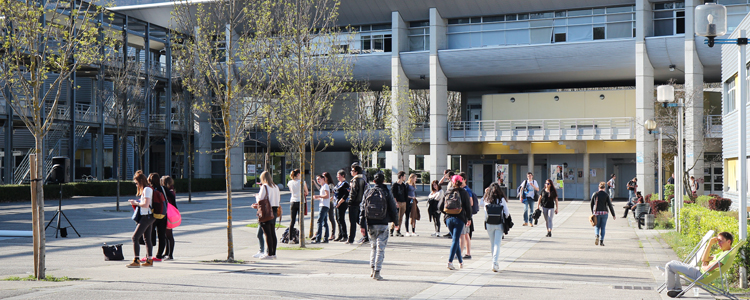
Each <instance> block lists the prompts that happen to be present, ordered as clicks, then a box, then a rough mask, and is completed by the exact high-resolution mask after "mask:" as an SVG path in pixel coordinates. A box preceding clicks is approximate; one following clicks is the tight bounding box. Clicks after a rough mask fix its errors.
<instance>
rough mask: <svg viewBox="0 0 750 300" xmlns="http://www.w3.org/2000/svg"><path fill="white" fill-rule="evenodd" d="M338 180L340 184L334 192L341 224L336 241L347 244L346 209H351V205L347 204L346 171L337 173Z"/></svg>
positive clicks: (337, 214)
mask: <svg viewBox="0 0 750 300" xmlns="http://www.w3.org/2000/svg"><path fill="white" fill-rule="evenodd" d="M336 179H337V180H338V181H339V183H338V184H337V185H336V187H335V188H333V191H334V194H335V199H336V201H335V203H336V221H337V222H338V223H339V236H338V237H337V238H336V239H335V241H337V242H346V241H347V240H349V236H348V235H347V231H346V209H347V208H348V207H349V204H347V203H346V200H347V199H348V198H349V183H348V182H346V171H344V170H343V169H341V170H339V171H338V172H337V173H336ZM352 226H354V224H352Z"/></svg>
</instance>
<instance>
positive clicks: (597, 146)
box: [586, 140, 635, 154]
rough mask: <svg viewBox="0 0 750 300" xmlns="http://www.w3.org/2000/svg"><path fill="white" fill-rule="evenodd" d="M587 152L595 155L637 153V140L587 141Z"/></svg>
mask: <svg viewBox="0 0 750 300" xmlns="http://www.w3.org/2000/svg"><path fill="white" fill-rule="evenodd" d="M586 152H588V153H590V154H594V153H635V140H627V141H587V142H586Z"/></svg>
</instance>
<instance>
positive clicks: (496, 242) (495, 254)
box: [484, 182, 510, 272]
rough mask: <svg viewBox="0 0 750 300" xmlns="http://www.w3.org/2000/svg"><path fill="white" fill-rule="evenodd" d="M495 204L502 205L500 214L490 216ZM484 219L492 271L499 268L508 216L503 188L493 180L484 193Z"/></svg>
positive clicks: (496, 270)
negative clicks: (488, 238) (501, 244)
mask: <svg viewBox="0 0 750 300" xmlns="http://www.w3.org/2000/svg"><path fill="white" fill-rule="evenodd" d="M497 205H502V216H500V217H498V216H494V215H493V216H490V214H491V213H495V212H494V211H493V210H494V208H496V206H497ZM484 213H485V217H484V221H485V223H484V224H485V227H486V228H487V234H488V235H489V236H490V250H491V251H490V253H492V271H495V272H498V271H499V269H500V243H502V241H503V233H505V231H504V226H505V218H507V217H509V216H510V212H509V211H508V202H507V201H506V200H505V194H504V193H503V189H502V188H500V185H499V184H498V183H497V182H493V183H492V184H491V185H490V187H488V188H487V192H485V194H484Z"/></svg>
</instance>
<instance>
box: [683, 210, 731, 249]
mask: <svg viewBox="0 0 750 300" xmlns="http://www.w3.org/2000/svg"><path fill="white" fill-rule="evenodd" d="M680 228H681V231H682V234H683V235H684V237H685V238H686V239H687V240H688V241H689V244H691V245H695V244H697V243H698V242H699V241H700V239H701V238H702V237H703V235H704V234H706V232H707V231H709V230H714V231H716V232H722V231H727V232H729V233H731V234H736V233H737V232H738V222H737V219H736V218H734V217H732V216H731V215H730V214H728V213H726V212H723V211H715V210H710V209H708V208H705V207H703V206H700V205H687V206H684V207H683V208H682V209H681V210H680Z"/></svg>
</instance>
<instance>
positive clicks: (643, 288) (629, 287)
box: [612, 285, 654, 291]
mask: <svg viewBox="0 0 750 300" xmlns="http://www.w3.org/2000/svg"><path fill="white" fill-rule="evenodd" d="M612 288H613V289H616V290H640V291H651V290H653V289H654V288H653V287H650V286H638V285H614V286H612Z"/></svg>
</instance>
